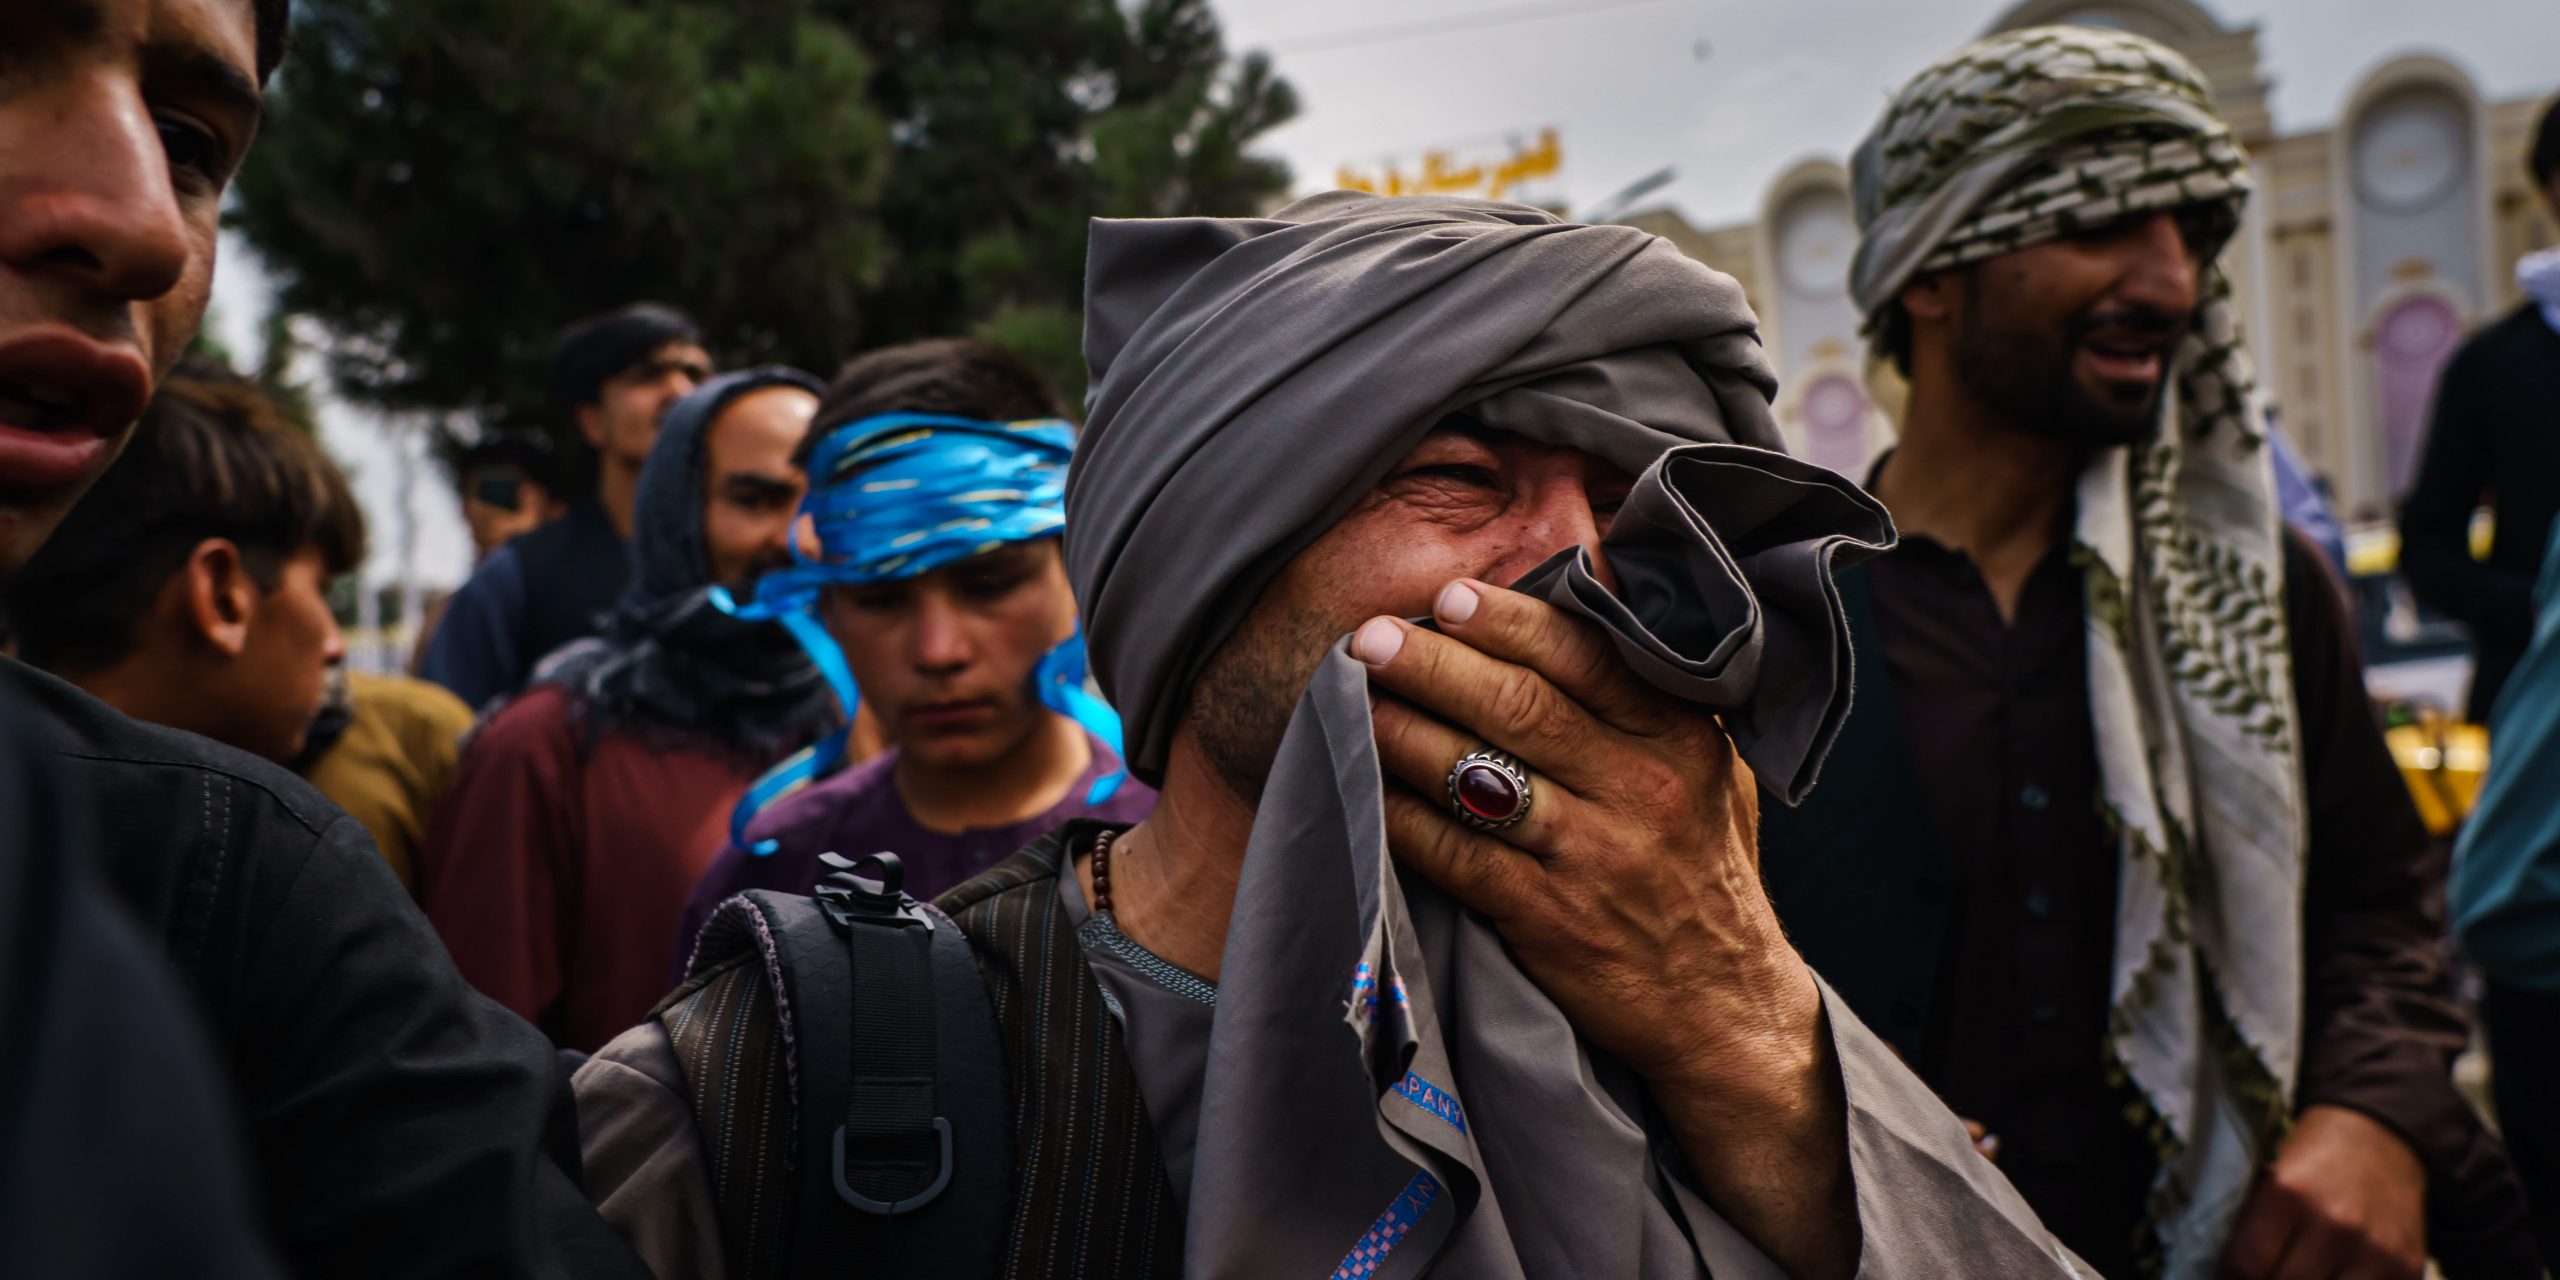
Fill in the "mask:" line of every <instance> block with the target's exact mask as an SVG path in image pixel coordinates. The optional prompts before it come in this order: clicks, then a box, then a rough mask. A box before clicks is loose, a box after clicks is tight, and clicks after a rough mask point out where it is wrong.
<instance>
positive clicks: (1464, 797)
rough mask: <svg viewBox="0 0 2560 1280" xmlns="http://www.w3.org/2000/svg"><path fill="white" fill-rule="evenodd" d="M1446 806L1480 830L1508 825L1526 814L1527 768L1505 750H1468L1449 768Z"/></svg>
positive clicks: (1464, 821)
mask: <svg viewBox="0 0 2560 1280" xmlns="http://www.w3.org/2000/svg"><path fill="white" fill-rule="evenodd" d="M1449 808H1450V810H1451V811H1452V812H1455V813H1456V814H1457V815H1458V821H1460V822H1463V823H1465V824H1467V825H1468V826H1470V827H1474V828H1476V829H1477V830H1480V831H1493V830H1497V829H1499V828H1502V827H1507V826H1510V825H1511V824H1512V823H1515V822H1518V821H1519V820H1521V819H1522V818H1525V817H1528V816H1529V771H1528V770H1527V769H1524V768H1522V767H1521V766H1520V760H1519V757H1517V756H1513V755H1510V754H1508V753H1506V752H1501V751H1495V750H1493V749H1492V748H1490V747H1488V748H1486V749H1485V750H1482V751H1470V752H1468V753H1467V754H1465V755H1463V756H1460V757H1458V763H1456V764H1454V765H1452V766H1450V768H1449Z"/></svg>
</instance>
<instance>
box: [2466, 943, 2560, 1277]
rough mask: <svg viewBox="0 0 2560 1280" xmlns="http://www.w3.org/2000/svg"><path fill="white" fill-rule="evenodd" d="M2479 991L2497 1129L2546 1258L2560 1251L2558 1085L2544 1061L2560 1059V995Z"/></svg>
mask: <svg viewBox="0 0 2560 1280" xmlns="http://www.w3.org/2000/svg"><path fill="white" fill-rule="evenodd" d="M2486 985H2487V988H2488V989H2487V990H2486V991H2485V992H2483V993H2482V995H2481V998H2480V1023H2481V1030H2483V1031H2484V1032H2486V1033H2487V1034H2488V1039H2489V1061H2490V1063H2491V1064H2492V1066H2491V1069H2490V1072H2489V1095H2490V1101H2491V1102H2492V1103H2493V1104H2494V1105H2495V1106H2496V1107H2497V1111H2498V1136H2499V1138H2500V1139H2502V1140H2504V1141H2505V1143H2506V1144H2507V1150H2508V1151H2509V1152H2510V1153H2511V1154H2513V1155H2514V1157H2515V1162H2516V1176H2517V1177H2518V1178H2521V1179H2522V1180H2523V1181H2524V1185H2525V1192H2526V1199H2527V1200H2529V1201H2531V1202H2532V1211H2533V1235H2534V1239H2535V1241H2536V1242H2538V1243H2539V1244H2540V1245H2541V1246H2542V1256H2543V1257H2545V1258H2560V1089H2554V1088H2552V1087H2551V1086H2552V1074H2551V1071H2550V1069H2549V1067H2548V1066H2547V1065H2545V1064H2550V1063H2560V995H2555V994H2553V993H2552V992H2549V991H2537V990H2535V989H2533V988H2531V987H2519V986H2513V985H2510V984H2508V983H2504V982H2500V981H2499V980H2497V979H2496V978H2490V979H2488V981H2487V984H2486Z"/></svg>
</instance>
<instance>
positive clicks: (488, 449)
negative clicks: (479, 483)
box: [455, 432, 560, 492]
mask: <svg viewBox="0 0 2560 1280" xmlns="http://www.w3.org/2000/svg"><path fill="white" fill-rule="evenodd" d="M558 464H559V459H558V455H556V454H554V453H553V452H552V450H551V442H550V441H548V440H545V439H543V438H542V437H541V436H536V435H526V434H523V433H520V432H519V433H508V434H504V435H493V436H490V437H488V438H487V439H484V440H482V441H480V442H479V443H478V444H475V445H472V446H471V447H470V448H468V449H465V450H463V451H462V460H461V465H460V466H458V467H456V468H455V471H456V472H457V473H458V474H460V475H462V476H464V477H466V478H467V477H469V476H470V475H471V473H472V472H475V471H478V470H480V469H482V468H484V467H513V468H514V469H516V470H517V471H519V472H521V473H523V475H524V478H525V479H527V480H530V481H532V482H534V483H535V484H538V485H541V486H542V487H543V489H544V491H545V492H556V491H557V490H558V489H559V487H560V483H559V476H558V475H557V472H558V470H559V465H558Z"/></svg>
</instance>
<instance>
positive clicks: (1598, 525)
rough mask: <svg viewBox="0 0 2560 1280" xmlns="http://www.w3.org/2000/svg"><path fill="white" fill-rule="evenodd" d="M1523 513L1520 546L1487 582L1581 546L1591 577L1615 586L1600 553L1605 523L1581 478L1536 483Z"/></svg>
mask: <svg viewBox="0 0 2560 1280" xmlns="http://www.w3.org/2000/svg"><path fill="white" fill-rule="evenodd" d="M1526 501H1527V506H1526V508H1525V510H1523V512H1522V516H1523V519H1524V520H1525V522H1526V526H1527V527H1526V529H1525V536H1523V537H1522V539H1521V540H1520V544H1519V548H1518V550H1517V551H1516V552H1514V553H1513V555H1512V556H1511V557H1510V558H1509V559H1508V560H1507V561H1506V562H1505V563H1504V564H1503V565H1502V566H1501V567H1500V569H1499V570H1498V571H1497V572H1496V573H1495V574H1491V575H1487V577H1486V579H1485V580H1486V581H1488V582H1493V583H1497V584H1507V583H1510V582H1512V581H1514V580H1516V579H1518V578H1519V577H1520V575H1522V574H1524V573H1527V572H1528V571H1530V570H1531V569H1535V568H1537V567H1538V566H1539V565H1541V564H1544V563H1546V560H1547V557H1549V556H1552V555H1554V554H1555V553H1557V552H1559V551H1562V550H1564V549H1565V548H1567V547H1582V548H1584V549H1586V550H1588V551H1590V552H1591V562H1592V567H1593V570H1594V576H1596V577H1598V578H1599V580H1600V583H1601V585H1602V586H1605V587H1607V588H1609V589H1610V590H1612V591H1615V590H1617V589H1618V580H1617V577H1616V576H1615V575H1614V574H1612V573H1611V572H1610V570H1609V562H1608V560H1607V559H1606V558H1604V557H1603V556H1602V555H1601V554H1600V536H1601V534H1602V533H1603V532H1605V529H1604V522H1603V521H1602V520H1601V518H1600V513H1599V512H1597V511H1595V510H1593V509H1592V506H1591V495H1590V494H1589V493H1588V492H1586V491H1585V490H1584V488H1583V486H1582V478H1581V477H1580V476H1573V477H1571V478H1570V479H1569V480H1567V479H1566V478H1563V477H1559V478H1558V479H1557V480H1556V481H1554V482H1552V483H1548V484H1545V485H1541V486H1539V487H1538V488H1537V489H1535V490H1534V491H1532V492H1531V494H1530V495H1529V496H1528V498H1527V500H1526Z"/></svg>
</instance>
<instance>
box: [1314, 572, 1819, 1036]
mask: <svg viewBox="0 0 2560 1280" xmlns="http://www.w3.org/2000/svg"><path fill="white" fill-rule="evenodd" d="M1435 613H1436V614H1437V615H1438V620H1439V622H1440V624H1441V625H1442V626H1443V627H1445V628H1446V629H1447V634H1446V635H1436V634H1433V633H1432V632H1429V631H1425V630H1422V629H1420V628H1417V627H1413V626H1410V625H1408V624H1406V623H1405V622H1403V621H1401V620H1399V619H1388V618H1380V619H1373V620H1371V621H1370V622H1369V623H1368V624H1367V625H1366V626H1364V627H1363V628H1362V629H1361V630H1360V632H1359V633H1358V634H1357V635H1356V636H1355V637H1354V639H1353V644H1352V653H1353V656H1355V657H1358V658H1360V659H1361V660H1362V661H1364V662H1367V663H1368V664H1369V665H1370V668H1371V670H1370V680H1371V683H1372V685H1373V686H1374V687H1375V688H1376V689H1378V690H1380V691H1382V692H1384V693H1390V694H1393V695H1395V696H1394V697H1382V698H1379V699H1377V700H1376V709H1375V712H1374V722H1375V726H1376V731H1377V741H1378V754H1379V760H1380V763H1381V764H1382V765H1384V767H1385V769H1386V771H1387V773H1388V774H1389V775H1390V776H1391V777H1392V778H1395V779H1397V780H1400V781H1402V782H1403V783H1404V784H1405V787H1404V788H1396V787H1390V788H1389V789H1388V796H1387V809H1386V817H1387V835H1388V839H1389V843H1390V845H1391V846H1392V847H1393V849H1394V851H1395V853H1396V855H1397V856H1398V857H1399V858H1400V859H1402V860H1403V861H1404V862H1405V863H1406V864H1407V865H1408V866H1411V867H1413V868H1414V869H1416V870H1418V871H1420V872H1422V873H1423V874H1424V875H1426V876H1428V877H1430V878H1431V879H1432V880H1434V881H1436V882H1437V883H1439V884H1440V885H1441V886H1442V887H1443V888H1446V889H1447V890H1449V892H1450V893H1451V894H1453V895H1455V896H1456V897H1457V898H1458V899H1459V900H1461V901H1463V902H1465V903H1466V904H1467V905H1468V906H1470V907H1473V908H1475V909H1476V910H1478V911H1480V912H1482V913H1483V914H1484V915H1485V916H1487V917H1488V918H1489V919H1490V920H1491V921H1492V922H1493V924H1494V926H1495V928H1496V929H1498V930H1500V932H1501V933H1502V936H1503V938H1504V939H1505V940H1506V941H1508V942H1509V943H1510V944H1511V947H1512V950H1513V951H1514V953H1515V954H1516V955H1517V956H1518V957H1519V960H1520V964H1521V967H1522V968H1523V969H1524V970H1525V971H1526V972H1527V973H1528V974H1529V975H1530V977H1531V978H1532V979H1534V980H1535V981H1536V982H1537V983H1538V985H1539V986H1540V987H1541V988H1542V989H1544V990H1545V991H1546V992H1547V994H1548V995H1549V996H1550V997H1551V998H1553V999H1554V1000H1555V1002H1556V1004H1557V1005H1558V1007H1560V1008H1562V1009H1563V1010H1564V1013H1565V1016H1566V1017H1567V1018H1568V1019H1570V1020H1571V1021H1572V1023H1573V1025H1574V1027H1575V1028H1576V1029H1577V1030H1579V1031H1581V1032H1582V1034H1583V1035H1584V1036H1586V1037H1588V1038H1589V1039H1590V1040H1591V1041H1592V1042H1593V1043H1595V1044H1597V1045H1599V1046H1600V1047H1602V1048H1604V1049H1607V1050H1608V1051H1610V1052H1611V1053H1613V1054H1616V1055H1617V1056H1618V1057H1620V1058H1622V1059H1624V1060H1625V1061H1626V1062H1627V1063H1628V1064H1629V1065H1631V1066H1633V1067H1634V1068H1635V1069H1636V1071H1637V1072H1638V1073H1639V1074H1641V1075H1643V1076H1644V1077H1645V1078H1646V1079H1648V1080H1654V1081H1665V1080H1668V1081H1685V1080H1692V1079H1697V1078H1700V1077H1703V1076H1714V1075H1716V1074H1717V1073H1718V1064H1719V1063H1720V1062H1730V1061H1731V1057H1732V1055H1733V1053H1734V1049H1735V1045H1734V1044H1733V1043H1732V1042H1733V1041H1734V1039H1735V1038H1736V1037H1742V1038H1744V1039H1746V1040H1751V1041H1758V1040H1762V1039H1775V1038H1780V1037H1790V1036H1792V1037H1801V1038H1805V1039H1810V1038H1811V1032H1812V1031H1813V1028H1814V1023H1815V1020H1816V1018H1817V1016H1818V1011H1819V1003H1820V1002H1819V996H1818V995H1817V993H1816V992H1815V990H1814V987H1813V983H1812V979H1811V976H1810V974H1809V973H1808V972H1807V970H1806V969H1805V966H1804V963H1803V961H1802V960H1801V959H1800V958H1798V957H1797V956H1796V954H1795V952H1794V951H1793V949H1791V948H1790V947H1788V946H1787V944H1786V941H1785V938H1784V936H1783V934H1782V933H1781V932H1780V930H1779V928H1778V924H1777V919H1776V915H1775V913H1774V912H1773V911H1772V910H1771V909H1770V908H1769V905H1768V899H1767V897H1766V895H1764V894H1763V893H1762V892H1761V889H1760V882H1759V803H1758V795H1757V790H1756V788H1755V787H1754V786H1753V784H1752V780H1751V772H1750V770H1749V768H1748V767H1746V766H1745V765H1743V763H1742V762H1741V760H1740V758H1739V757H1737V756H1736V755H1735V754H1734V751H1733V747H1732V744H1731V743H1730V742H1728V741H1727V740H1726V738H1725V735H1724V732H1723V730H1722V729H1720V728H1719V727H1718V726H1717V724H1716V722H1715V718H1714V717H1713V716H1712V715H1710V714H1708V713H1707V712H1705V711H1702V710H1700V709H1698V708H1696V707H1694V706H1691V705H1690V704H1688V703H1684V702H1680V701H1678V700H1676V699H1673V698H1669V697H1666V696H1664V695H1663V694H1662V693H1661V692H1659V691H1658V690H1656V689H1654V688H1653V687H1652V686H1650V685H1648V684H1645V683H1644V682H1643V681H1642V680H1640V679H1638V678H1637V677H1636V676H1635V674H1634V673H1632V672H1631V671H1629V670H1627V668H1626V666H1625V664H1624V663H1623V662H1621V661H1620V660H1619V658H1618V656H1617V653H1616V651H1615V650H1614V649H1613V648H1612V647H1611V645H1610V643H1609V641H1608V639H1607V638H1606V637H1605V636H1604V635H1603V634H1602V632H1601V631H1600V629H1599V628H1598V627H1597V626H1594V625H1592V624H1591V623H1589V622H1587V621H1584V620H1583V619H1580V618H1576V617H1573V616H1571V615H1569V614H1566V613H1564V612H1562V611H1561V610H1558V609H1556V608H1554V607H1553V606H1550V605H1548V604H1546V603H1545V602H1544V601H1540V600H1535V599H1532V598H1531V597H1529V596H1525V595H1522V594H1520V593H1518V592H1514V591H1505V590H1499V589H1496V588H1492V587H1487V586H1484V585H1482V584H1480V583H1473V582H1461V583H1457V584H1452V586H1451V587H1450V588H1449V589H1447V590H1445V591H1443V592H1442V594H1441V597H1440V600H1439V602H1438V604H1437V607H1436V608H1435ZM1389 651H1392V654H1391V656H1387V657H1386V658H1385V659H1384V660H1383V661H1381V660H1380V656H1379V655H1381V654H1382V653H1387V652H1389ZM1488 743H1490V744H1491V745H1493V746H1495V747H1497V748H1500V749H1501V750H1504V751H1507V752H1510V753H1511V754H1513V755H1514V756H1517V757H1519V759H1520V761H1521V762H1522V763H1523V764H1524V765H1526V766H1527V767H1528V769H1529V771H1530V775H1531V777H1532V779H1533V782H1532V784H1531V796H1532V801H1531V804H1530V807H1529V813H1528V816H1527V817H1525V818H1524V819H1522V820H1521V821H1520V822H1518V823H1516V824H1514V825H1512V826H1509V827H1506V828H1503V829H1501V830H1499V831H1478V830H1476V829H1474V828H1471V827H1468V826H1466V825H1464V824H1463V823H1461V822H1459V821H1458V820H1457V819H1456V818H1455V817H1454V816H1452V815H1451V813H1450V812H1449V809H1448V807H1447V802H1446V798H1445V797H1446V791H1447V779H1448V774H1449V769H1450V767H1451V766H1452V765H1454V764H1455V763H1456V762H1457V760H1458V758H1459V757H1460V756H1463V755H1465V754H1467V753H1468V752H1470V751H1475V750H1478V749H1480V748H1482V747H1483V746H1485V745H1486V744H1488ZM1407 788H1409V789H1407ZM1719 1015H1721V1017H1719Z"/></svg>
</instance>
